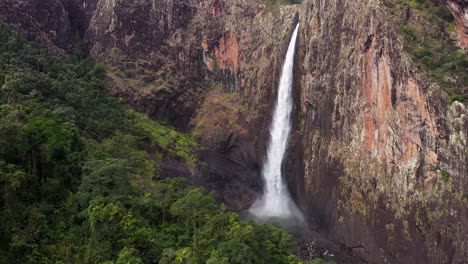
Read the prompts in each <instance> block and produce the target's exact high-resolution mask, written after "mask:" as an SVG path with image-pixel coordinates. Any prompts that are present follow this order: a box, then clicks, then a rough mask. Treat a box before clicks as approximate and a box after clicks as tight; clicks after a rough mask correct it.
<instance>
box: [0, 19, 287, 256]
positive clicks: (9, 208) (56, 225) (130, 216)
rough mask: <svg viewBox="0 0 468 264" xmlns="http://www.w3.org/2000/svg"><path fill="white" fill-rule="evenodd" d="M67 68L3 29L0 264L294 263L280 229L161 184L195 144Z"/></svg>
mask: <svg viewBox="0 0 468 264" xmlns="http://www.w3.org/2000/svg"><path fill="white" fill-rule="evenodd" d="M63 60H64V59H57V58H54V57H52V56H49V55H48V54H47V52H46V51H45V50H43V49H41V48H39V47H37V46H36V45H34V44H33V43H31V42H28V41H25V40H24V39H23V37H22V36H21V35H20V34H18V33H17V32H15V31H14V30H11V29H10V28H9V27H7V26H5V25H2V24H0V263H118V264H121V263H291V262H296V259H295V257H293V256H291V252H292V251H291V250H292V244H293V242H292V239H291V237H290V236H289V235H287V234H286V233H284V232H283V231H282V230H281V229H280V228H279V227H276V226H266V225H256V224H254V223H252V222H244V221H240V220H239V216H238V215H237V214H235V213H232V212H230V211H229V210H228V209H227V208H225V207H224V206H219V205H218V204H217V203H216V202H215V200H214V196H213V195H212V194H209V193H207V192H206V191H204V190H202V189H198V188H194V187H191V186H189V185H188V184H187V181H186V180H185V179H181V178H174V179H165V180H161V179H157V167H156V166H155V165H154V164H155V162H154V160H155V159H156V158H159V159H160V158H163V159H164V158H174V159H179V160H185V162H187V163H190V162H195V160H196V158H195V156H194V155H193V154H192V152H191V148H192V146H194V145H195V144H196V143H195V141H194V140H193V139H192V138H191V137H190V136H188V135H184V134H180V133H178V132H176V131H174V130H173V129H172V128H170V127H168V126H165V125H163V124H160V123H158V122H155V121H152V120H150V119H148V118H147V117H146V116H144V115H141V114H138V113H135V112H132V111H129V110H127V109H126V108H125V107H123V106H122V105H121V104H120V103H119V100H118V99H116V98H113V97H110V96H108V95H106V93H105V91H104V90H103V88H102V87H103V78H104V76H105V68H104V67H103V66H102V65H100V64H97V63H95V62H94V61H93V60H91V59H88V58H78V57H74V58H67V59H66V62H64V61H63ZM174 177H177V175H174Z"/></svg>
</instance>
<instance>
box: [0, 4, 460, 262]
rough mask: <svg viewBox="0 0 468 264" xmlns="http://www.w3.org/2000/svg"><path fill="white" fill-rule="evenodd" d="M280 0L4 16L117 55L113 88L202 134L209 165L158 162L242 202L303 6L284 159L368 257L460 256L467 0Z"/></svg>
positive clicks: (69, 44) (315, 220)
mask: <svg viewBox="0 0 468 264" xmlns="http://www.w3.org/2000/svg"><path fill="white" fill-rule="evenodd" d="M272 2H273V1H262V0H255V1H252V0H239V1H234V0H128V1H123V0H45V1H19V0H4V1H1V2H0V16H1V17H2V18H3V20H5V21H7V22H8V23H11V24H15V25H19V26H20V27H21V28H23V30H24V31H25V32H26V33H27V35H28V36H29V37H30V38H32V39H35V40H37V41H39V42H40V43H42V44H44V45H46V46H47V47H48V48H49V49H50V50H51V51H53V52H54V53H56V54H60V55H62V56H63V55H65V54H67V52H70V51H72V50H73V49H74V48H75V47H76V46H77V43H83V44H84V46H86V47H87V50H88V51H89V53H90V54H91V55H92V56H94V57H95V58H97V59H98V60H99V61H101V62H102V63H103V64H105V65H106V67H107V70H108V76H107V79H106V85H107V87H108V89H109V91H111V92H112V93H113V94H115V95H117V96H119V97H121V98H122V100H123V101H124V102H125V103H127V104H128V105H130V106H132V107H133V108H135V109H137V110H139V111H141V112H145V113H146V114H147V115H149V116H151V117H153V118H155V119H160V120H164V121H167V122H168V123H170V124H172V125H174V126H176V127H178V128H179V129H182V130H185V131H190V132H192V133H193V134H194V135H195V136H196V137H197V139H198V140H199V142H200V146H201V148H200V150H199V163H198V165H197V166H196V168H190V169H187V168H182V169H181V168H180V166H181V165H180V164H167V163H164V162H162V163H161V164H160V165H161V170H162V171H161V172H160V173H161V175H164V176H174V175H173V174H179V173H180V174H182V175H184V176H187V177H190V178H192V179H193V180H194V181H196V182H198V183H200V184H203V185H205V186H207V187H208V188H210V189H214V190H217V193H218V196H219V198H220V199H221V200H223V201H225V202H227V203H228V204H229V205H230V206H231V207H233V208H235V209H238V210H241V209H244V208H246V207H248V206H249V205H250V204H251V203H252V201H253V200H254V199H255V197H256V195H258V193H259V192H260V190H261V185H262V183H261V176H260V167H261V164H262V161H263V157H264V152H265V145H266V142H267V139H268V137H267V136H268V131H267V129H268V126H269V123H270V119H271V110H272V106H273V102H274V98H275V93H276V88H277V82H278V76H279V72H280V67H281V64H282V61H281V60H282V58H283V57H284V53H285V48H286V45H287V42H288V40H289V37H290V34H291V32H292V29H293V25H294V22H295V20H296V19H297V15H299V17H300V21H301V22H300V23H301V25H300V32H299V40H298V41H299V44H298V51H297V58H296V63H297V65H296V72H295V87H294V91H295V97H296V102H295V109H294V112H295V116H294V129H295V131H294V133H293V134H292V136H291V141H290V148H289V152H288V154H287V157H286V160H285V166H284V170H285V175H286V176H287V177H288V179H287V180H288V183H289V186H290V189H291V191H292V193H293V196H294V197H295V199H296V200H297V202H298V205H299V207H300V208H301V209H302V210H304V212H305V213H306V215H307V217H308V219H309V221H310V223H311V226H312V227H313V228H315V229H316V230H318V231H319V232H321V233H322V234H323V235H324V236H326V237H328V238H330V240H331V241H333V242H334V243H335V244H337V245H339V246H340V247H341V248H342V249H343V250H344V251H346V252H348V253H352V254H354V255H357V256H360V257H362V258H363V259H365V260H366V261H368V262H370V263H428V262H431V263H449V262H451V263H463V261H465V260H466V259H468V255H467V254H468V235H467V232H466V226H468V172H467V168H468V156H467V134H468V121H467V108H466V103H463V102H461V101H462V100H463V98H466V93H467V92H466V91H467V86H466V83H467V80H466V78H467V76H466V67H467V66H466V59H465V58H466V57H464V56H466V53H463V52H462V51H459V50H456V46H455V45H459V46H460V47H461V48H465V49H466V45H467V37H466V36H467V31H468V30H467V15H466V4H465V3H464V1H460V0H457V1H456V0H447V1H445V0H440V1H435V0H434V1H433V2H429V1H427V2H424V1H406V0H398V1H390V0H359V1H345V0H304V1H303V3H302V4H301V5H279V4H272ZM432 3H437V5H434V4H432ZM445 7H447V8H448V9H447V10H449V11H450V12H449V13H448V15H447V10H446V9H444V8H445ZM428 11H431V12H432V11H435V12H437V14H434V15H433V14H432V13H427V12H428ZM425 12H426V13H425ZM450 13H451V14H452V15H453V18H452V16H450ZM438 16H441V17H445V18H446V19H447V21H445V20H442V19H440V18H439V17H438ZM452 19H453V23H452ZM415 25H417V26H415ZM418 33H423V35H422V36H418V35H417V34H418ZM428 47H429V48H428ZM432 58H435V59H432ZM431 59H432V60H431ZM452 59H453V61H452ZM434 60H438V61H436V62H434ZM455 60H456V63H455ZM450 71H456V72H457V74H455V75H450V74H447V73H450ZM457 100H458V101H457ZM200 175H201V176H200ZM177 176H181V175H177Z"/></svg>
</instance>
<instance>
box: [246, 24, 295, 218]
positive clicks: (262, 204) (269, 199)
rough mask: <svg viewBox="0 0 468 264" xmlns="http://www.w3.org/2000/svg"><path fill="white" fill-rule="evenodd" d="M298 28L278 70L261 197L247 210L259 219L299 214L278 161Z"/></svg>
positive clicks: (282, 150) (281, 156) (282, 149)
mask: <svg viewBox="0 0 468 264" xmlns="http://www.w3.org/2000/svg"><path fill="white" fill-rule="evenodd" d="M298 29H299V24H297V26H296V28H295V30H294V33H293V35H292V37H291V42H290V43H289V47H288V51H287V53H286V58H285V60H284V64H283V69H282V73H281V78H280V84H279V89H278V101H277V103H276V106H275V110H274V113H273V123H272V124H271V128H270V142H269V145H268V150H267V158H266V160H265V163H264V164H263V171H262V176H263V179H264V183H265V188H264V193H263V197H262V198H260V199H259V200H257V201H256V202H255V203H254V205H253V206H252V208H250V210H249V211H250V213H251V214H253V215H254V216H256V217H258V218H260V219H268V218H291V217H295V218H302V215H301V213H300V212H299V210H298V209H297V207H296V205H295V204H294V202H293V201H292V199H291V197H290V195H289V192H288V189H287V187H286V185H285V184H284V182H283V178H282V174H281V164H282V163H283V159H284V154H285V153H286V147H287V145H288V138H289V134H290V132H291V111H292V106H293V99H292V84H293V73H294V71H293V67H294V54H295V49H296V40H297V34H298Z"/></svg>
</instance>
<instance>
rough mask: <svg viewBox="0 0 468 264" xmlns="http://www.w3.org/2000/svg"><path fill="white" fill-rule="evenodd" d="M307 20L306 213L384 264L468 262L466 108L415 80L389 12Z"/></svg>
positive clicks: (324, 4)
mask: <svg viewBox="0 0 468 264" xmlns="http://www.w3.org/2000/svg"><path fill="white" fill-rule="evenodd" d="M301 11H302V12H301V19H302V21H303V24H302V29H301V39H302V40H303V41H302V42H301V48H300V52H301V54H300V65H301V68H302V69H303V71H302V77H301V78H299V80H298V81H300V85H301V90H302V94H301V98H300V101H301V108H302V111H303V112H304V114H305V116H306V117H305V130H304V137H303V149H304V153H303V154H302V155H303V158H304V165H303V166H304V175H303V177H302V176H300V175H297V177H299V178H298V180H297V181H296V182H295V186H293V189H296V190H297V191H296V197H297V199H298V201H299V204H300V206H301V207H302V208H303V209H305V210H307V211H308V213H309V216H310V217H311V218H314V217H318V218H319V219H318V220H317V222H319V223H320V224H321V229H322V230H324V232H326V233H327V235H328V237H330V238H331V239H333V240H335V242H337V243H341V244H343V245H344V247H346V248H348V249H349V250H351V251H353V252H354V253H355V254H357V255H360V256H363V257H364V258H365V259H367V260H368V261H370V262H372V263H385V262H388V263H429V262H430V263H447V262H452V263H462V262H463V260H465V259H466V258H467V256H466V254H467V252H468V246H467V244H466V241H467V239H468V237H467V235H466V233H463V229H464V226H466V225H467V224H468V210H467V207H466V203H467V202H468V201H467V199H466V197H465V196H463V195H464V194H466V193H468V184H467V178H468V175H467V170H466V168H467V165H468V164H467V154H466V153H467V148H466V139H465V138H466V134H467V131H468V130H467V127H466V125H467V124H466V122H467V121H466V115H467V111H466V108H465V107H464V105H463V104H460V103H454V104H453V105H452V106H449V107H447V105H446V101H447V100H446V95H444V94H443V93H442V92H441V91H440V89H439V88H438V87H437V86H436V85H433V84H431V83H430V82H429V81H428V80H427V79H426V78H425V77H424V76H423V75H421V74H420V73H418V71H417V70H415V66H414V65H413V64H412V63H411V60H410V59H409V57H408V56H407V55H405V54H404V52H403V45H402V42H401V41H400V39H399V38H398V36H397V34H396V30H397V28H395V27H396V25H395V24H392V23H388V21H390V19H389V17H388V16H387V13H386V10H385V6H383V4H382V3H381V2H379V1H370V0H369V1H322V0H311V1H307V2H306V3H304V4H303V6H302V9H301ZM330 18H333V19H330ZM402 19H404V18H402ZM454 127H457V128H454ZM455 141H456V143H455ZM448 175H450V176H448ZM447 178H449V179H447ZM434 241H436V242H434Z"/></svg>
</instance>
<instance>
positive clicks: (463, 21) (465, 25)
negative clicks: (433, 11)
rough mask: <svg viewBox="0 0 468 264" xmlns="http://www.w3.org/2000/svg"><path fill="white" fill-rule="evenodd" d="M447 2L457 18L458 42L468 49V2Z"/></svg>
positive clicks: (462, 0) (452, 0) (458, 0)
mask: <svg viewBox="0 0 468 264" xmlns="http://www.w3.org/2000/svg"><path fill="white" fill-rule="evenodd" d="M445 4H446V5H447V7H448V8H449V9H450V12H451V13H452V15H453V17H454V18H455V27H456V29H457V39H458V42H459V44H460V46H461V47H463V48H464V49H465V50H466V49H467V48H468V4H467V2H466V1H465V0H446V1H445Z"/></svg>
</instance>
